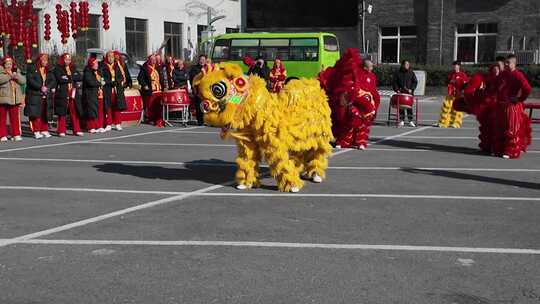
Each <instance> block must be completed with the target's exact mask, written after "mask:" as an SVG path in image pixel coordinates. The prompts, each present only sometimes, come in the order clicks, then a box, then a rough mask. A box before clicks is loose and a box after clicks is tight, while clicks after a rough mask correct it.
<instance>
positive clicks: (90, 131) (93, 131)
mask: <svg viewBox="0 0 540 304" xmlns="http://www.w3.org/2000/svg"><path fill="white" fill-rule="evenodd" d="M88 133H90V134H94V133H97V130H96V129H90V130H88Z"/></svg>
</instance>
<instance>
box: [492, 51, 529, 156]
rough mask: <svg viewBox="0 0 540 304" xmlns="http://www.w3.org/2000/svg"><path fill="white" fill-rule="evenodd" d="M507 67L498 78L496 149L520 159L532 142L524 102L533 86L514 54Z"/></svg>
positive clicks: (494, 135)
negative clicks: (518, 66) (518, 65)
mask: <svg viewBox="0 0 540 304" xmlns="http://www.w3.org/2000/svg"><path fill="white" fill-rule="evenodd" d="M505 64H506V67H505V70H504V71H502V72H501V74H500V75H499V76H498V77H497V80H496V87H497V106H496V114H495V118H496V124H495V128H494V133H493V145H492V147H493V148H492V149H493V150H492V152H493V154H495V156H502V157H503V158H505V159H508V158H519V156H520V155H521V152H525V151H526V150H527V147H528V146H529V145H530V144H531V132H532V130H531V121H530V119H529V117H527V115H526V114H525V113H524V112H523V102H524V101H525V100H526V99H527V97H529V95H530V94H531V91H532V88H531V85H530V84H529V82H528V81H527V78H525V75H523V73H522V72H521V71H519V70H518V69H517V67H516V66H517V60H516V57H515V56H514V55H510V56H508V57H507V58H506V62H505Z"/></svg>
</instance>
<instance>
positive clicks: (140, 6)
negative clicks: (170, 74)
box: [34, 0, 242, 60]
mask: <svg viewBox="0 0 540 304" xmlns="http://www.w3.org/2000/svg"><path fill="white" fill-rule="evenodd" d="M240 1H241V0H204V1H197V0H195V1H190V0H114V1H107V2H108V3H109V6H110V7H109V14H110V30H109V31H104V30H103V27H102V24H101V20H102V19H101V18H102V16H101V15H102V13H101V4H102V3H103V1H101V0H89V1H88V2H89V3H90V28H89V30H88V31H87V32H85V33H82V34H81V35H79V37H78V38H77V39H73V38H70V39H69V42H68V44H67V45H66V46H64V45H62V44H61V43H60V33H59V32H58V31H57V30H56V13H55V11H56V9H55V6H56V4H57V3H60V4H62V5H63V6H64V9H68V7H69V3H70V2H71V1H66V0H61V1H48V0H36V1H34V6H35V8H36V13H37V14H38V20H39V24H40V26H39V28H40V33H39V36H40V43H39V49H40V51H43V52H48V53H60V52H65V51H67V52H70V53H78V54H81V53H84V54H85V53H86V50H87V49H89V48H102V49H118V50H121V51H123V52H126V53H128V54H130V55H131V56H132V57H133V58H135V59H136V60H142V59H144V58H146V56H147V55H148V54H149V53H151V52H153V51H156V50H157V49H158V48H159V47H160V45H161V44H162V43H163V41H164V40H165V39H168V43H167V46H166V50H165V51H166V53H170V54H172V55H174V56H175V57H178V58H185V59H192V58H193V56H194V55H195V53H196V50H197V47H198V44H199V42H200V41H201V40H202V39H204V37H203V34H204V32H205V30H206V25H207V22H208V19H207V16H208V9H209V8H210V11H211V15H212V17H215V16H220V15H223V16H224V18H223V19H221V20H218V21H216V22H215V23H214V24H213V26H214V28H215V33H214V34H215V35H218V34H220V33H225V32H226V31H234V30H237V29H240V28H241V27H242V23H241V19H242V18H241V15H242V13H241V2H240ZM77 2H78V1H77ZM45 14H50V15H51V17H52V18H51V20H52V26H51V27H52V39H51V40H50V41H49V42H46V41H44V40H43V30H42V29H43V16H44V15H45ZM84 54H81V55H84Z"/></svg>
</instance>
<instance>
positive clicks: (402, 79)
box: [393, 60, 418, 127]
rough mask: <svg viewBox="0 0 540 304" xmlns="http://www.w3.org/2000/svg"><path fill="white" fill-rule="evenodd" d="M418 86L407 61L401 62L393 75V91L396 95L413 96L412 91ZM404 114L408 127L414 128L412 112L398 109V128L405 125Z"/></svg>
mask: <svg viewBox="0 0 540 304" xmlns="http://www.w3.org/2000/svg"><path fill="white" fill-rule="evenodd" d="M417 85H418V79H416V75H415V74H414V72H413V70H412V68H411V64H410V62H409V61H408V60H403V62H402V63H401V67H400V68H399V70H398V71H397V72H396V73H395V74H394V80H393V89H394V91H395V92H396V93H403V94H410V95H414V90H416V86H417ZM405 114H407V119H408V120H409V126H410V127H416V124H415V123H414V120H413V111H412V108H407V109H399V117H400V119H399V120H400V122H399V126H400V127H403V126H404V125H405Z"/></svg>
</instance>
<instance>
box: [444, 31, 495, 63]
mask: <svg viewBox="0 0 540 304" xmlns="http://www.w3.org/2000/svg"><path fill="white" fill-rule="evenodd" d="M496 48H497V24H496V23H480V24H458V25H457V26H456V40H455V50H454V59H456V60H459V61H461V62H465V63H487V62H491V61H493V60H495V51H496Z"/></svg>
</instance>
